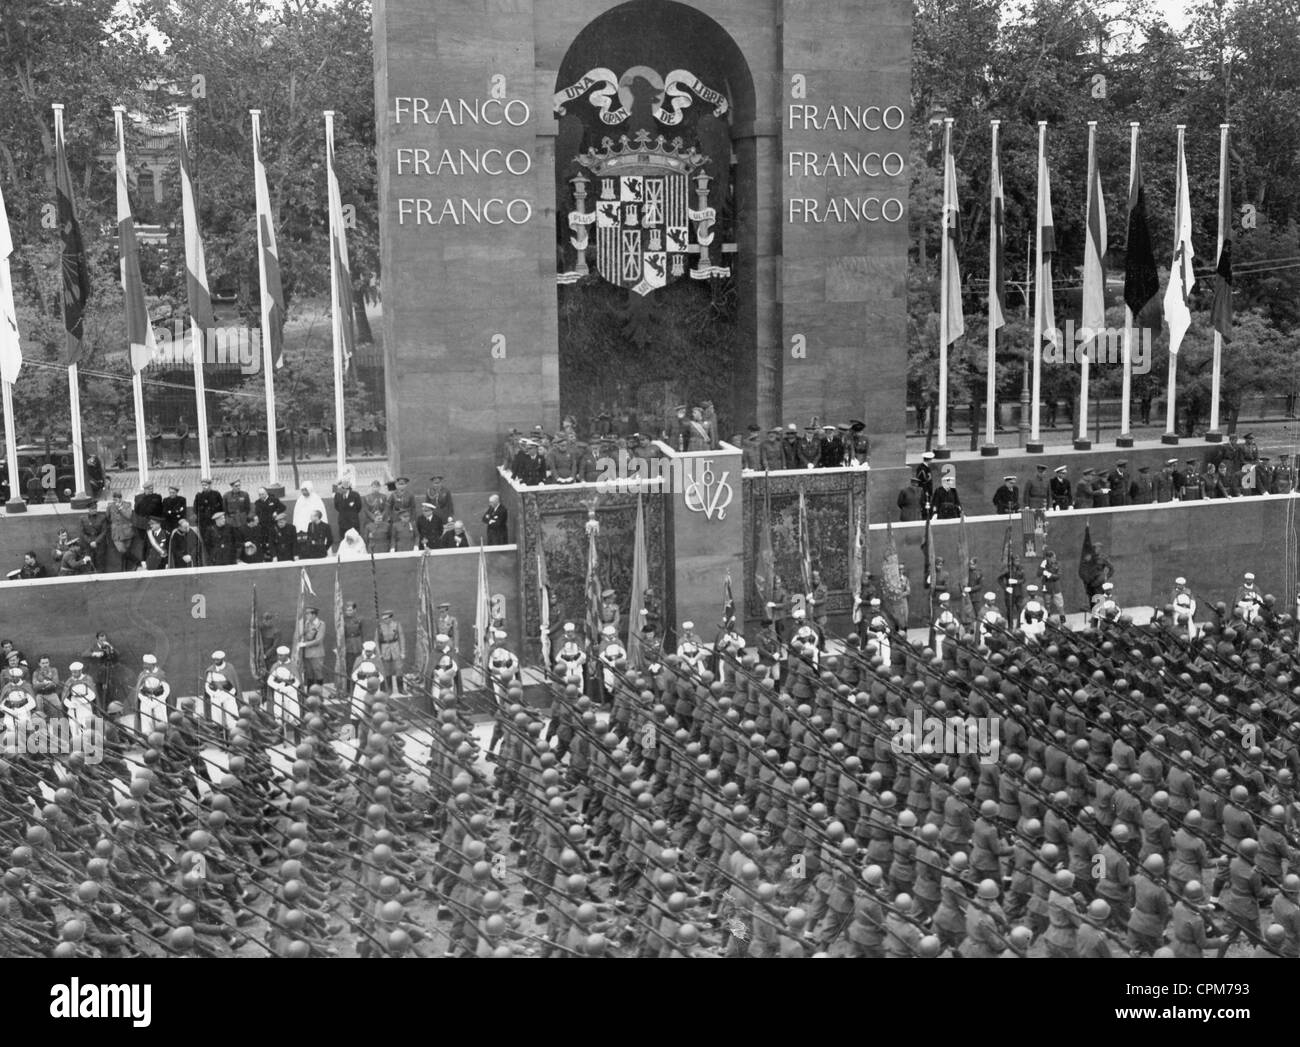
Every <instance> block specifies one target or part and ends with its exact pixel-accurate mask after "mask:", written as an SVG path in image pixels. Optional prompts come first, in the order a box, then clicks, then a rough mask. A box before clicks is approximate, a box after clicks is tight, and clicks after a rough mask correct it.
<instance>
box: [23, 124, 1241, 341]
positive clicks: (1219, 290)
mask: <svg viewBox="0 0 1300 1047" xmlns="http://www.w3.org/2000/svg"><path fill="white" fill-rule="evenodd" d="M1231 232H1232V186H1231V185H1230V184H1229V183H1228V147H1227V131H1226V130H1225V131H1224V142H1223V148H1221V149H1220V150H1219V261H1218V264H1217V265H1216V266H1215V269H1214V301H1213V302H1212V303H1211V304H1210V323H1212V324H1213V325H1214V329H1215V330H1216V331H1218V332H1219V334H1221V335H1222V336H1223V340H1224V341H1225V342H1231V341H1232V240H1231V238H1230V233H1231ZM3 235H4V233H3V232H2V231H0V236H3ZM0 253H3V252H0ZM0 304H3V303H0Z"/></svg>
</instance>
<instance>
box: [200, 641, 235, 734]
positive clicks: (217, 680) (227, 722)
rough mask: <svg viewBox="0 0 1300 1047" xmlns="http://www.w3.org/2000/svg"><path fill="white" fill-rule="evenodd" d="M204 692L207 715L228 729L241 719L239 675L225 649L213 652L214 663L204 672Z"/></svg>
mask: <svg viewBox="0 0 1300 1047" xmlns="http://www.w3.org/2000/svg"><path fill="white" fill-rule="evenodd" d="M203 694H204V696H205V698H206V703H205V704H206V706H207V717H208V719H209V720H211V721H212V722H213V723H215V724H218V725H220V726H222V727H225V728H227V729H229V728H231V727H233V726H234V725H235V721H236V720H238V719H239V700H240V696H241V692H240V690H239V677H238V676H237V675H236V673H235V667H234V666H233V665H231V664H230V663H229V662H227V661H226V652H225V651H213V652H212V664H211V665H209V666H208V668H207V669H206V670H205V672H204V674H203Z"/></svg>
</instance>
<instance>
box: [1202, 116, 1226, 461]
mask: <svg viewBox="0 0 1300 1047" xmlns="http://www.w3.org/2000/svg"><path fill="white" fill-rule="evenodd" d="M1230 126H1231V125H1230V124H1220V125H1219V239H1218V246H1217V249H1216V250H1215V252H1214V260H1215V265H1218V263H1219V259H1220V258H1222V257H1223V242H1224V240H1225V239H1226V238H1227V235H1228V230H1227V229H1225V228H1224V226H1225V224H1226V223H1225V222H1224V214H1223V212H1224V203H1225V200H1226V196H1227V192H1228V128H1229V127H1230ZM1222 377H1223V332H1222V331H1220V330H1219V329H1218V327H1215V329H1214V369H1213V371H1212V372H1211V378H1210V431H1209V432H1208V433H1206V434H1205V439H1206V440H1207V441H1208V442H1210V443H1219V442H1221V441H1222V439H1223V434H1222V433H1220V432H1219V389H1220V385H1221V379H1222Z"/></svg>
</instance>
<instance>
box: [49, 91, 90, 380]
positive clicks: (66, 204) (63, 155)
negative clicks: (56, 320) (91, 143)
mask: <svg viewBox="0 0 1300 1047" xmlns="http://www.w3.org/2000/svg"><path fill="white" fill-rule="evenodd" d="M53 109H54V207H55V211H56V215H57V218H58V222H59V239H60V241H61V242H62V250H61V261H62V268H63V284H62V286H63V330H64V333H65V340H64V356H63V362H64V363H65V364H68V365H70V366H71V365H74V364H77V363H80V362H81V357H82V354H83V353H84V352H85V345H84V342H83V338H84V336H85V315H86V302H87V301H88V300H89V299H90V268H89V267H88V266H87V264H86V248H85V245H84V243H83V242H82V239H81V223H80V222H78V221H77V206H76V197H75V195H74V193H73V189H72V176H71V175H70V174H69V173H68V154H67V148H66V147H65V145H64V142H63V106H62V105H60V104H59V103H57V102H56V103H55V104H54V106H53Z"/></svg>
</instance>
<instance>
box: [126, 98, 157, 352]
mask: <svg viewBox="0 0 1300 1047" xmlns="http://www.w3.org/2000/svg"><path fill="white" fill-rule="evenodd" d="M119 116H120V114H119ZM116 168H117V250H118V255H119V257H120V258H121V265H122V293H123V294H124V295H125V296H126V342H127V345H129V346H130V347H131V369H132V370H133V371H143V370H144V369H145V368H146V367H148V366H149V364H151V363H152V362H153V360H154V357H155V355H156V354H157V352H158V346H157V344H156V343H155V341H154V335H153V327H152V326H150V323H149V303H148V302H146V301H145V297H144V281H142V280H141V279H140V250H139V246H138V245H137V244H136V240H135V218H134V217H133V216H132V214H131V196H130V193H129V192H128V188H127V173H126V137H125V132H124V131H123V130H122V127H121V125H120V124H119V127H118V138H117V164H116Z"/></svg>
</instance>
